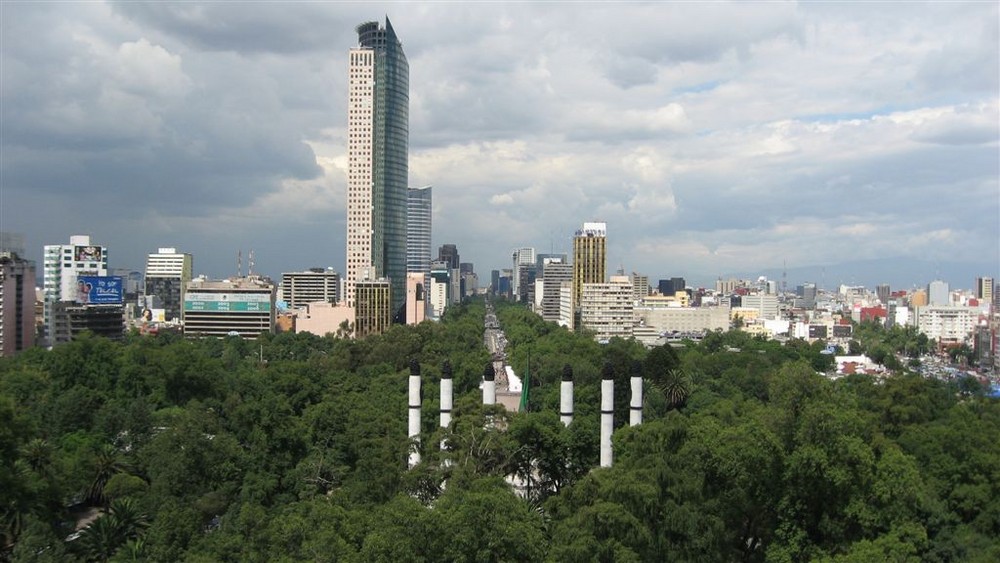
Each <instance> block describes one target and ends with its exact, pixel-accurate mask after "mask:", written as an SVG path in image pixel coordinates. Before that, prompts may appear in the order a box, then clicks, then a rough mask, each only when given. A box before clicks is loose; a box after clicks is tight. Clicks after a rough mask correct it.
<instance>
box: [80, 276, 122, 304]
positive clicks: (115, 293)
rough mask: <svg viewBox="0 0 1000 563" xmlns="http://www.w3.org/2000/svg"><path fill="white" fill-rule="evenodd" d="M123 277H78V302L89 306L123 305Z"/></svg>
mask: <svg viewBox="0 0 1000 563" xmlns="http://www.w3.org/2000/svg"><path fill="white" fill-rule="evenodd" d="M122 295H123V294H122V278H121V276H78V277H77V278H76V302H77V303H81V304H87V305H121V304H122V301H123V299H122Z"/></svg>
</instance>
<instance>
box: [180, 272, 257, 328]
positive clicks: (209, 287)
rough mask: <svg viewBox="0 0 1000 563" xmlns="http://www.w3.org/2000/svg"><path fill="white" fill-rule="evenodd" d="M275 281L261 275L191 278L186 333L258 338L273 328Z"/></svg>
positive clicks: (187, 290) (186, 299) (184, 319)
mask: <svg viewBox="0 0 1000 563" xmlns="http://www.w3.org/2000/svg"><path fill="white" fill-rule="evenodd" d="M275 293H276V288H275V287H274V284H272V283H270V282H269V281H268V280H266V279H264V278H261V277H259V276H247V277H244V278H231V279H228V280H208V279H204V278H197V279H194V280H191V281H189V282H188V283H187V284H186V286H185V289H184V308H183V313H182V322H183V324H184V335H185V336H191V337H200V336H216V337H219V336H241V337H243V338H250V339H256V338H257V337H258V336H260V334H261V333H262V332H273V330H274V317H275V315H274V299H275Z"/></svg>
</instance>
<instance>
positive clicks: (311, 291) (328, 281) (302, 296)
mask: <svg viewBox="0 0 1000 563" xmlns="http://www.w3.org/2000/svg"><path fill="white" fill-rule="evenodd" d="M281 292H282V297H283V298H284V300H285V301H287V302H288V306H289V307H291V308H293V309H295V308H299V307H304V306H305V305H306V304H308V303H315V302H317V301H325V302H327V303H337V302H338V301H340V274H338V273H337V272H335V271H334V270H333V269H332V268H326V269H324V268H311V269H309V270H306V271H304V272H285V273H283V274H281Z"/></svg>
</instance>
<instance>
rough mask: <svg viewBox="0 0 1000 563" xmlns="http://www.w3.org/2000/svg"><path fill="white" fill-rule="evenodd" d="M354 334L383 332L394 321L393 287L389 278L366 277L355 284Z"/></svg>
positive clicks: (363, 334) (361, 335)
mask: <svg viewBox="0 0 1000 563" xmlns="http://www.w3.org/2000/svg"><path fill="white" fill-rule="evenodd" d="M355 288H356V292H357V293H356V294H355V305H354V335H355V337H357V338H364V337H366V336H368V335H370V334H382V333H383V332H385V331H386V330H388V329H389V324H390V323H391V322H392V317H393V314H394V313H393V309H392V287H391V284H390V283H389V280H387V279H385V278H381V279H375V280H371V279H366V280H361V281H359V282H357V283H356V284H355Z"/></svg>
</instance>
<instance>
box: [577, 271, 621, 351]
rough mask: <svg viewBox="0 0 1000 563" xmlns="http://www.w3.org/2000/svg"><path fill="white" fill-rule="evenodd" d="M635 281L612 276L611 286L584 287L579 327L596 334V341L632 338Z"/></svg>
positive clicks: (587, 285)
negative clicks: (633, 283) (633, 288)
mask: <svg viewBox="0 0 1000 563" xmlns="http://www.w3.org/2000/svg"><path fill="white" fill-rule="evenodd" d="M632 296H633V291H632V280H630V279H629V277H628V276H611V281H610V282H609V283H585V284H583V288H582V291H581V293H580V324H581V325H582V326H583V328H585V329H587V330H592V331H594V339H595V340H597V341H598V342H607V341H608V340H610V339H611V338H613V337H615V336H617V337H619V338H631V337H632V324H633V319H632V315H633V302H632Z"/></svg>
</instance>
